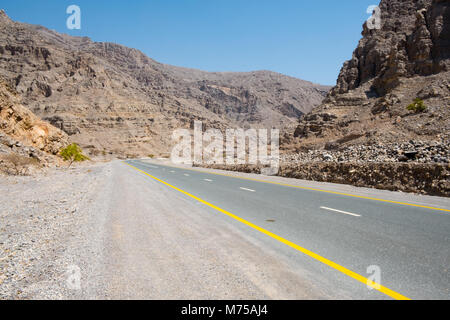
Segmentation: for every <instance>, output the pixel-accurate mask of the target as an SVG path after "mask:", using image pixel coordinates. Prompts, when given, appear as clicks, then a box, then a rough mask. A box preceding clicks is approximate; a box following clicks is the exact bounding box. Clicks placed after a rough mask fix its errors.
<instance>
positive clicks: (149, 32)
mask: <svg viewBox="0 0 450 320" xmlns="http://www.w3.org/2000/svg"><path fill="white" fill-rule="evenodd" d="M378 3H379V0H343V1H336V0H321V1H317V0H270V1H269V0H127V1H124V0H71V1H66V0H34V1H33V0H2V1H1V3H0V8H3V9H5V11H6V13H7V14H8V15H9V16H10V17H11V18H12V19H13V20H17V21H21V22H27V23H32V24H40V25H43V26H45V27H47V28H49V29H53V30H56V31H58V32H62V33H67V34H71V35H77V36H88V37H90V38H91V39H92V40H94V41H107V42H115V43H119V44H123V45H126V46H128V47H133V48H136V49H139V50H141V51H143V52H144V53H145V54H146V55H148V56H149V57H150V58H153V59H155V60H157V61H159V62H162V63H167V64H172V65H177V66H183V67H190V68H197V69H202V70H206V71H252V70H272V71H276V72H280V73H283V74H287V75H290V76H294V77H297V78H301V79H305V80H309V81H313V82H316V83H321V84H328V85H334V84H335V83H336V78H337V76H338V74H339V70H340V68H341V66H342V63H343V62H344V61H345V60H348V59H349V58H351V55H352V52H353V50H354V49H355V47H356V45H357V43H358V40H359V39H360V38H361V31H362V24H363V23H364V21H365V20H366V19H368V18H369V15H368V14H367V13H366V9H367V7H368V6H369V5H373V4H375V5H377V4H378ZM71 4H75V5H78V6H79V7H80V8H81V30H69V29H67V27H66V20H67V18H68V16H69V15H68V14H66V8H67V7H68V6H69V5H71Z"/></svg>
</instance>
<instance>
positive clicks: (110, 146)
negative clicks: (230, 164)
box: [0, 11, 329, 156]
mask: <svg viewBox="0 0 450 320" xmlns="http://www.w3.org/2000/svg"><path fill="white" fill-rule="evenodd" d="M0 76H2V77H4V78H5V79H7V80H8V82H9V84H10V85H11V86H12V87H13V88H14V89H15V90H17V92H19V93H20V94H21V95H22V96H23V103H24V105H25V106H26V107H28V108H29V109H30V110H32V111H33V112H34V113H36V114H37V115H38V116H40V117H42V118H43V119H45V120H48V121H49V122H51V123H52V124H53V125H54V126H56V127H58V128H60V129H62V130H63V131H65V132H66V133H67V134H68V135H69V136H70V139H71V140H73V141H75V142H78V143H79V144H80V145H81V146H82V147H84V148H87V149H88V150H90V154H91V155H92V154H98V153H100V154H103V155H104V154H113V155H122V156H126V155H148V154H159V153H162V152H167V151H169V150H170V145H171V133H172V131H173V129H175V128H189V127H191V126H192V124H193V121H194V120H200V121H203V122H204V124H205V126H206V127H215V128H219V129H224V128H226V127H236V126H239V127H246V128H247V127H271V126H276V127H284V126H289V125H291V126H292V125H293V124H294V125H295V123H296V122H297V121H298V118H299V117H300V116H302V115H303V114H306V113H308V112H310V111H311V110H312V108H314V107H315V106H317V105H319V104H320V103H321V101H322V100H323V98H324V97H325V95H326V92H327V91H328V90H329V88H328V87H324V86H320V85H316V84H313V83H310V82H306V81H303V80H299V79H296V78H291V77H287V76H284V75H281V74H277V73H274V72H269V71H257V72H249V73H208V72H203V71H199V70H192V69H186V68H180V67H174V66H169V65H165V64H161V63H158V62H156V61H154V60H152V59H150V58H148V57H147V56H145V55H144V54H143V53H142V52H140V51H138V50H136V49H130V48H127V47H124V46H121V45H117V44H113V43H97V42H93V41H91V40H90V39H89V38H80V37H71V36H68V35H63V34H59V33H56V32H54V31H51V30H48V29H46V28H44V27H41V26H34V25H29V24H24V23H19V22H14V21H12V20H11V19H10V18H9V17H8V16H7V15H6V13H5V12H4V11H1V12H0Z"/></svg>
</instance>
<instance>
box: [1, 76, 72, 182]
mask: <svg viewBox="0 0 450 320" xmlns="http://www.w3.org/2000/svg"><path fill="white" fill-rule="evenodd" d="M67 144H68V137H67V134H65V133H64V132H63V131H61V130H59V129H57V128H55V127H54V126H52V125H51V124H50V123H48V122H46V121H42V120H41V119H40V118H38V117H37V116H36V115H34V114H33V113H32V112H31V111H30V110H28V109H27V108H25V107H24V106H23V105H22V104H21V101H20V97H19V95H18V94H17V92H15V91H14V89H12V88H10V87H9V86H8V85H7V84H6V83H5V82H4V81H2V80H0V172H6V173H13V174H21V173H27V172H28V171H29V169H30V168H28V167H29V166H31V165H39V166H47V165H53V164H56V163H58V162H59V159H58V157H56V156H57V154H58V153H59V151H60V150H61V149H62V148H63V147H65V146H66V145H67Z"/></svg>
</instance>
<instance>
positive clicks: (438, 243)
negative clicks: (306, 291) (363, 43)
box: [123, 160, 450, 299]
mask: <svg viewBox="0 0 450 320" xmlns="http://www.w3.org/2000/svg"><path fill="white" fill-rule="evenodd" d="M127 164H128V168H129V171H130V175H131V174H137V175H141V176H145V178H146V179H149V180H151V181H153V182H157V183H158V184H161V185H162V186H163V187H164V188H165V192H167V195H169V197H170V196H175V195H176V196H182V197H184V198H185V199H186V201H189V202H190V203H193V204H195V205H198V206H201V207H202V209H203V210H205V209H206V210H208V212H209V213H210V220H209V223H210V224H211V225H212V226H214V225H215V224H219V223H223V221H226V223H227V224H229V225H231V226H232V228H234V229H235V230H236V231H239V232H242V233H245V234H246V235H247V236H248V238H249V239H250V241H253V242H254V243H257V244H258V247H259V248H260V250H267V251H270V252H276V253H277V255H279V256H280V259H282V260H283V261H287V262H288V264H289V266H290V267H291V268H293V269H294V270H295V269H298V270H302V272H304V274H307V275H308V281H311V282H312V283H314V286H316V287H317V288H318V289H319V290H320V291H321V292H326V293H327V294H328V295H329V297H331V298H335V299H340V298H342V299H402V298H410V299H449V298H450V272H449V266H450V201H449V200H448V199H447V198H438V197H420V196H414V195H403V194H399V193H393V192H392V193H391V192H386V191H383V192H379V191H377V190H374V191H367V189H364V190H363V189H361V190H359V189H358V188H353V187H344V186H343V187H342V188H343V190H344V191H345V192H342V191H341V190H339V187H336V186H335V185H330V186H329V188H327V184H323V185H322V188H320V189H321V190H322V191H319V190H317V188H311V187H310V186H308V185H307V184H306V183H304V182H302V181H299V180H293V179H278V178H268V177H261V178H259V177H258V176H257V175H239V174H233V175H234V176H230V175H227V174H223V173H221V172H219V171H211V170H207V171H206V170H198V169H194V170H193V169H190V168H184V167H180V166H171V165H167V164H162V163H161V162H158V161H150V160H132V161H127V162H125V163H124V164H123V165H127ZM235 176H240V177H241V178H237V177H235ZM257 180H258V181H257ZM280 181H281V182H280ZM148 192H149V193H151V192H152V189H151V184H149V188H148ZM373 198H377V199H378V200H375V199H373ZM183 214H186V213H183ZM189 214H190V215H192V217H193V218H194V217H195V215H196V212H195V210H192V211H190V212H189ZM233 250H239V248H234V249H233ZM242 250H245V248H242ZM377 271H379V273H378V272H377ZM378 275H379V277H375V278H373V276H378ZM269 277H270V275H269ZM277 277H280V275H279V274H277ZM367 279H370V280H376V281H379V285H380V286H377V285H376V284H375V286H377V288H376V289H369V287H370V286H367V285H366V282H367ZM272 280H274V281H275V282H276V281H280V282H282V281H283V279H281V278H280V279H272ZM203 289H204V290H208V288H203ZM299 290H301V288H299Z"/></svg>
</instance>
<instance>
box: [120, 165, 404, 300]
mask: <svg viewBox="0 0 450 320" xmlns="http://www.w3.org/2000/svg"><path fill="white" fill-rule="evenodd" d="M125 164H127V165H128V166H130V167H131V168H133V169H135V170H137V171H139V172H141V173H143V174H145V175H147V176H149V177H150V178H152V179H154V180H156V181H158V182H160V183H162V184H164V185H166V186H168V187H170V188H172V189H174V190H177V191H178V192H180V193H182V194H185V195H187V196H188V197H191V198H193V199H195V200H197V201H198V202H201V203H203V204H205V205H206V206H208V207H210V208H213V209H215V210H217V211H219V212H221V213H223V214H225V215H227V216H229V217H231V218H233V219H235V220H237V221H239V222H241V223H243V224H245V225H247V226H249V227H250V228H252V229H255V230H257V231H259V232H261V233H263V234H265V235H267V236H269V237H271V238H273V239H275V240H278V241H279V242H281V243H284V244H285V245H287V246H289V247H291V248H293V249H295V250H297V251H300V252H301V253H303V254H305V255H307V256H309V257H311V258H313V259H315V260H317V261H320V262H322V263H323V264H325V265H327V266H329V267H331V268H333V269H335V270H337V271H340V272H342V273H343V274H345V275H347V276H349V277H351V278H353V279H355V280H358V281H359V282H362V283H364V284H365V285H368V286H370V287H372V288H373V289H375V290H378V291H380V292H382V293H384V294H385V295H387V296H389V297H391V298H393V299H396V300H410V298H408V297H406V296H404V295H402V294H400V293H398V292H395V291H393V290H391V289H389V288H387V287H384V286H382V285H381V284H379V283H375V282H373V281H372V280H370V279H367V278H366V277H364V276H362V275H360V274H358V273H356V272H353V271H352V270H350V269H347V268H345V267H343V266H341V265H339V264H337V263H335V262H333V261H331V260H328V259H327V258H324V257H322V256H320V255H318V254H317V253H314V252H312V251H310V250H308V249H305V248H303V247H301V246H299V245H297V244H295V243H293V242H291V241H289V240H287V239H285V238H283V237H280V236H279V235H276V234H274V233H272V232H270V231H268V230H266V229H264V228H261V227H259V226H257V225H255V224H253V223H251V222H249V221H247V220H245V219H242V218H241V217H238V216H236V215H234V214H232V213H230V212H228V211H226V210H224V209H222V208H219V207H217V206H215V205H213V204H212V203H209V202H207V201H205V200H203V199H201V198H199V197H196V196H194V195H192V194H190V193H189V192H186V191H184V190H182V189H180V188H177V187H175V186H173V185H171V184H169V183H167V182H165V181H163V180H161V179H158V178H157V177H154V176H152V175H151V174H149V173H147V172H145V171H143V170H140V169H138V168H136V167H134V166H132V165H131V164H129V163H127V162H125Z"/></svg>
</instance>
